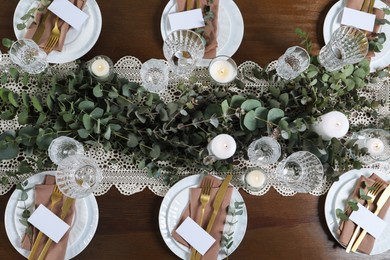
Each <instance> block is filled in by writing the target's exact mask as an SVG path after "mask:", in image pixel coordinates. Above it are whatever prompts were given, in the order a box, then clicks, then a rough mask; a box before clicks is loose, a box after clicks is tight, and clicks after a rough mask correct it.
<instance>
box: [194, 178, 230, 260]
mask: <svg viewBox="0 0 390 260" xmlns="http://www.w3.org/2000/svg"><path fill="white" fill-rule="evenodd" d="M232 178H233V175H231V174H230V175H228V176H226V178H225V179H224V180H223V182H222V184H221V186H219V189H218V191H217V195H215V199H214V202H213V214H212V215H211V218H210V221H209V223H208V224H207V228H206V232H207V233H209V234H210V232H211V229H212V228H213V225H214V221H215V217H216V216H217V214H218V212H219V209H220V208H221V205H222V202H223V199H224V198H225V194H226V191H227V188H228V186H229V183H230V181H231V180H232ZM200 257H201V255H200V254H199V253H197V254H196V259H200Z"/></svg>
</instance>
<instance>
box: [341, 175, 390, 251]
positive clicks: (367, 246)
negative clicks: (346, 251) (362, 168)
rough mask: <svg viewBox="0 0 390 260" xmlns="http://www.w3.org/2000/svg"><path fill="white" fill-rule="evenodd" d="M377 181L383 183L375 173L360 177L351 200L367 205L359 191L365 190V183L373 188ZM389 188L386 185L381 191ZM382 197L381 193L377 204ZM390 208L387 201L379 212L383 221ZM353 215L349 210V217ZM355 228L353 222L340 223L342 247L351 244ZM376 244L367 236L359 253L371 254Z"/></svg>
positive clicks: (389, 202) (373, 239) (389, 201)
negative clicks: (360, 197) (360, 196)
mask: <svg viewBox="0 0 390 260" xmlns="http://www.w3.org/2000/svg"><path fill="white" fill-rule="evenodd" d="M376 180H381V181H383V180H382V179H381V178H380V177H379V176H378V175H376V174H375V173H373V174H372V175H371V176H370V177H368V178H367V177H365V176H360V178H359V179H358V181H357V183H356V186H355V188H354V190H353V192H352V194H351V196H350V199H352V200H355V201H358V202H359V203H360V204H363V205H365V201H364V200H361V199H359V189H360V188H363V187H364V182H365V183H366V184H367V185H368V186H371V185H372V184H373V183H374V182H375V181H376ZM386 187H387V185H384V187H382V188H381V189H382V190H384V189H385V188H386ZM367 192H368V191H367V189H366V188H365V193H366V194H367ZM380 195H381V193H379V195H378V196H377V197H376V199H375V202H376V201H377V200H378V198H379V196H380ZM375 202H374V203H373V205H372V206H373V207H372V208H370V210H371V211H372V210H373V209H375V207H376V204H375ZM389 207H390V200H387V202H386V204H385V205H384V206H383V208H382V210H381V211H380V212H379V214H378V216H379V217H380V218H381V219H383V218H384V217H385V215H386V212H387V210H388V208H389ZM351 213H352V210H351V209H349V210H348V211H347V215H350V214H351ZM355 227H356V224H355V223H354V222H352V221H351V220H347V221H342V222H341V223H340V226H339V229H338V233H339V235H340V237H339V241H340V243H341V244H342V245H344V246H347V245H348V243H349V240H350V239H351V237H352V234H353V232H354V231H355ZM374 242H375V238H374V237H373V236H371V235H370V234H368V233H367V234H366V236H365V237H364V239H363V241H362V243H361V244H360V246H359V248H358V251H360V252H362V253H365V254H370V253H371V250H372V248H373V247H374Z"/></svg>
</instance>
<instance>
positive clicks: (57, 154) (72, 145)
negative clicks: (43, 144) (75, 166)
mask: <svg viewBox="0 0 390 260" xmlns="http://www.w3.org/2000/svg"><path fill="white" fill-rule="evenodd" d="M48 151H49V157H50V160H51V161H52V162H53V163H55V164H57V165H59V164H60V163H61V162H62V161H63V160H64V159H65V158H67V157H69V156H71V155H84V147H83V145H82V144H81V143H80V142H78V141H76V140H75V139H73V138H70V137H67V136H60V137H57V138H56V139H54V140H53V141H52V142H51V143H50V146H49V149H48Z"/></svg>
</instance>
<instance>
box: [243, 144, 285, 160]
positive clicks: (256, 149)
mask: <svg viewBox="0 0 390 260" xmlns="http://www.w3.org/2000/svg"><path fill="white" fill-rule="evenodd" d="M281 153H282V150H281V147H280V144H279V143H278V141H276V140H275V139H274V138H272V137H262V138H260V139H257V140H255V141H253V142H252V143H251V144H250V145H249V147H248V157H249V161H250V162H252V163H255V164H256V165H260V164H271V163H275V162H276V161H277V160H278V159H279V157H280V155H281Z"/></svg>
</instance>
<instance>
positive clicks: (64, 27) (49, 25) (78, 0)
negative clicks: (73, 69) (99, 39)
mask: <svg viewBox="0 0 390 260" xmlns="http://www.w3.org/2000/svg"><path fill="white" fill-rule="evenodd" d="M69 2H71V3H72V4H74V5H75V6H77V7H78V8H80V9H83V8H84V6H85V4H86V2H87V0H69ZM40 8H42V5H41V6H40ZM46 12H50V11H49V10H47V8H44V10H43V11H42V12H39V11H38V12H36V14H35V17H34V21H33V22H32V23H31V25H30V26H29V27H28V28H27V32H26V34H25V35H24V38H26V39H32V37H33V36H34V34H35V31H36V30H37V28H38V26H39V23H40V21H41V18H42V17H43V15H45V13H46ZM55 20H56V15H55V14H50V16H49V17H48V18H47V19H46V21H45V31H44V32H43V34H42V37H41V39H40V40H39V42H38V45H39V46H40V47H41V48H43V47H45V44H46V42H47V40H48V39H49V37H50V34H51V31H52V29H53V27H54V23H55ZM58 28H59V29H60V32H61V33H60V38H59V40H58V43H57V45H56V46H55V47H54V49H53V50H56V51H62V48H63V47H64V42H65V38H66V34H67V33H68V31H69V28H70V26H69V24H67V23H65V22H64V21H62V20H61V19H59V20H58Z"/></svg>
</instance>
